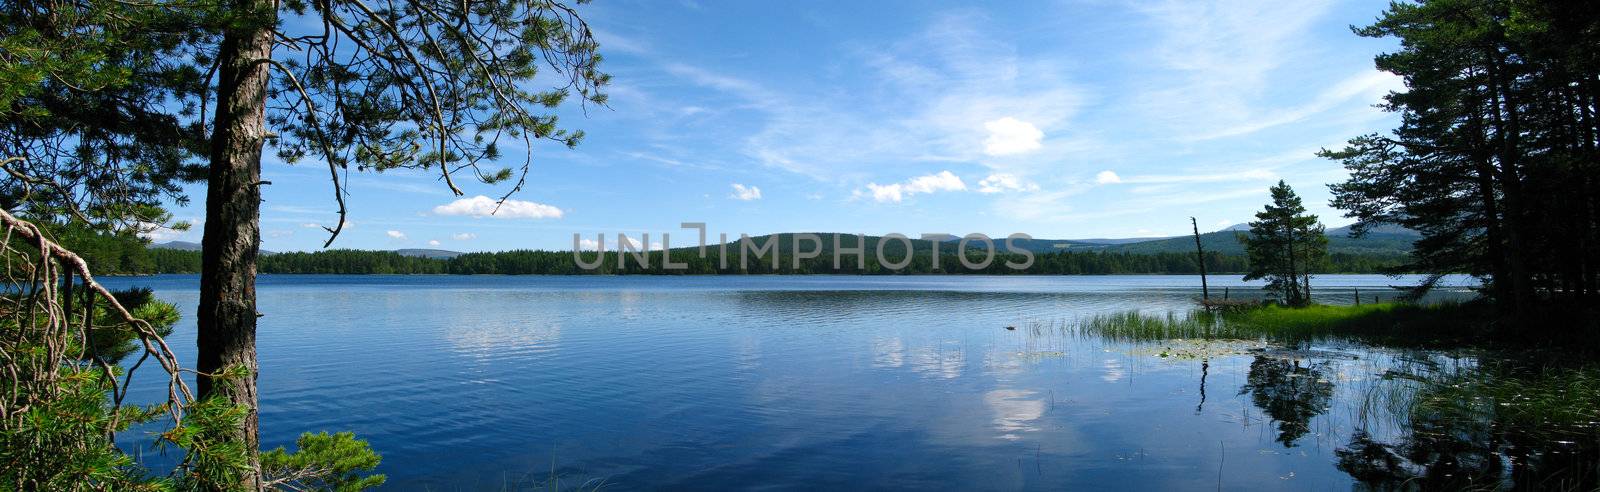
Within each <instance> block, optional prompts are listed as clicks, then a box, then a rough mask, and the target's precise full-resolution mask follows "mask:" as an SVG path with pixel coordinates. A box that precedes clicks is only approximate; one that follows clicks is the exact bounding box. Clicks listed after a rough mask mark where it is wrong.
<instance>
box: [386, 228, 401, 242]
mask: <svg viewBox="0 0 1600 492" xmlns="http://www.w3.org/2000/svg"><path fill="white" fill-rule="evenodd" d="M384 234H388V235H389V238H391V239H398V240H401V241H404V240H406V233H404V232H400V231H396V230H388V231H384Z"/></svg>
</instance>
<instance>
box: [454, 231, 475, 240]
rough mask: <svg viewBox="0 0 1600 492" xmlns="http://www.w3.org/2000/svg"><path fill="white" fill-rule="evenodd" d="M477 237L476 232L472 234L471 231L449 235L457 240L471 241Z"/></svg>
mask: <svg viewBox="0 0 1600 492" xmlns="http://www.w3.org/2000/svg"><path fill="white" fill-rule="evenodd" d="M477 238H478V235H477V234H473V233H470V232H463V233H460V234H455V235H452V236H450V239H454V240H457V241H471V240H473V239H477Z"/></svg>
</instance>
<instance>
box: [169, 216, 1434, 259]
mask: <svg viewBox="0 0 1600 492" xmlns="http://www.w3.org/2000/svg"><path fill="white" fill-rule="evenodd" d="M1248 230H1249V226H1248V225H1246V224H1237V225H1233V226H1229V227H1226V228H1223V229H1222V230H1218V231H1214V232H1207V233H1204V234H1201V235H1200V243H1201V244H1202V245H1203V246H1204V247H1205V249H1206V251H1207V252H1217V253H1221V254H1225V255H1242V254H1244V246H1243V245H1242V244H1240V242H1239V240H1238V239H1237V236H1240V235H1244V234H1247V233H1248V232H1247V231H1248ZM796 234H805V233H792V232H786V233H780V234H776V236H777V237H778V240H779V242H778V244H776V245H775V246H776V249H777V250H778V251H779V252H780V253H783V254H791V253H792V252H793V251H792V249H793V244H794V243H793V241H794V239H793V238H794V236H795V235H796ZM811 234H815V235H817V236H818V237H819V238H820V239H821V241H820V242H821V244H820V245H817V244H813V243H811V242H810V241H804V242H803V244H802V245H801V247H802V248H804V249H807V250H809V249H812V248H818V249H820V250H821V251H820V253H821V254H831V253H832V251H833V237H834V236H835V235H842V236H844V237H842V238H841V240H840V243H841V246H843V247H846V248H852V247H855V246H856V244H855V238H853V237H851V236H855V234H841V233H831V232H830V233H822V232H819V233H811ZM1327 235H1328V252H1329V253H1346V254H1380V255H1390V254H1393V255H1398V254H1405V253H1408V252H1410V251H1411V244H1412V242H1414V241H1416V240H1417V239H1418V238H1420V237H1422V236H1421V234H1419V233H1417V232H1416V231H1413V230H1410V229H1405V228H1403V227H1399V226H1393V225H1381V226H1374V227H1371V228H1369V229H1368V231H1367V234H1366V235H1364V236H1362V237H1360V238H1353V237H1350V227H1349V226H1345V227H1335V228H1332V229H1328V231H1327ZM772 236H774V234H766V235H761V236H752V237H751V240H752V241H755V245H756V246H757V247H762V246H765V245H766V244H767V241H768V239H769V238H771V237H772ZM864 239H865V241H864V242H865V244H864V245H862V246H864V247H866V248H867V254H869V255H870V254H874V252H875V251H876V250H877V245H878V243H879V242H880V241H882V240H883V238H882V237H881V236H864ZM992 239H993V240H994V242H995V250H996V252H1000V253H1004V252H1006V238H1004V237H996V238H992ZM960 240H961V238H960V237H959V236H953V235H942V236H931V235H925V236H923V237H922V238H920V239H910V241H911V243H912V248H913V249H915V250H916V251H927V250H929V249H930V248H931V247H932V245H933V244H938V245H939V248H940V250H941V251H946V252H953V251H955V250H956V248H957V247H958V246H957V244H958V242H959V241H960ZM1014 244H1015V245H1016V247H1017V248H1018V249H1023V250H1027V251H1031V252H1034V253H1054V252H1062V251H1073V252H1078V251H1099V252H1108V253H1131V254H1155V253H1192V252H1194V237H1193V236H1173V237H1155V238H1151V237H1142V238H1091V239H1018V240H1016V241H1014ZM606 246H607V247H606V250H607V251H615V250H616V245H615V244H608V245H606ZM707 246H708V247H711V248H716V247H717V245H716V244H709V245H707ZM149 247H150V248H155V249H173V250H181V251H199V250H200V244H199V243H193V242H188V241H168V242H165V243H156V244H151V245H150V246H149ZM968 247H979V248H981V247H982V245H981V243H976V242H969V243H968ZM698 248H699V246H698V245H695V246H687V247H678V248H673V249H674V250H688V249H698ZM738 248H739V242H738V240H736V239H735V240H731V241H729V243H728V251H729V252H730V253H737V252H738V251H739V249H738ZM884 249H885V253H893V254H896V255H898V254H900V253H901V252H902V251H903V246H902V245H901V243H900V242H899V241H892V242H891V243H889V244H887V245H885V248H884ZM393 252H394V253H395V254H398V255H401V256H409V257H417V258H432V259H451V258H455V257H457V256H461V255H462V254H465V253H462V252H460V251H451V250H445V249H429V248H404V249H397V250H394V251H393ZM261 253H262V254H274V253H273V252H271V251H262V252H261Z"/></svg>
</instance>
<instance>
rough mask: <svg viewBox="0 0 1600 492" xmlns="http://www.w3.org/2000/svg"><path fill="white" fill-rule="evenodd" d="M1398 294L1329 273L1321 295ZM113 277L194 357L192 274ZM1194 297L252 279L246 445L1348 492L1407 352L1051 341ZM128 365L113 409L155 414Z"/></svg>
mask: <svg viewBox="0 0 1600 492" xmlns="http://www.w3.org/2000/svg"><path fill="white" fill-rule="evenodd" d="M1415 280H1416V279H1409V278H1401V279H1393V278H1389V277H1384V276H1375V275H1327V276H1321V277H1318V278H1316V279H1315V280H1314V283H1313V288H1314V291H1313V295H1314V296H1315V297H1316V298H1317V300H1318V301H1319V302H1325V303H1348V302H1350V300H1351V297H1352V295H1353V294H1354V292H1355V291H1356V289H1359V291H1360V292H1361V293H1362V296H1363V297H1364V298H1365V300H1368V301H1370V299H1371V297H1372V296H1373V295H1379V296H1382V297H1384V298H1392V297H1393V296H1395V295H1396V292H1395V291H1393V290H1390V289H1389V288H1388V286H1389V285H1393V284H1401V285H1403V284H1408V283H1411V282H1414V281H1415ZM105 283H106V284H107V285H108V286H111V287H113V288H120V287H130V286H148V287H151V288H153V289H154V290H155V292H156V294H157V296H158V297H160V298H161V299H164V300H166V301H169V302H173V303H176V304H177V305H178V307H179V310H180V311H181V312H183V313H184V314H185V315H186V316H188V317H186V318H185V319H184V320H183V321H182V322H180V323H179V325H178V326H177V328H176V330H175V332H174V333H173V334H172V335H171V336H170V337H169V338H168V341H169V342H170V344H171V346H172V347H173V348H174V349H175V350H177V351H178V352H179V353H180V354H181V356H182V359H181V360H182V361H183V362H184V363H185V364H186V365H192V364H193V360H194V325H193V318H192V316H193V312H194V310H195V306H196V302H197V301H196V300H197V298H198V295H199V292H198V284H199V281H198V278H197V277H195V276H155V277H125V278H110V279H105ZM1448 283H1449V284H1450V285H1449V286H1448V287H1447V288H1446V289H1445V292H1442V293H1440V294H1437V295H1438V296H1442V297H1454V298H1465V297H1467V296H1470V292H1469V291H1468V289H1467V288H1466V285H1468V281H1467V280H1466V279H1461V278H1455V279H1450V282H1448ZM1211 286H1212V289H1213V295H1218V296H1220V295H1221V291H1222V290H1223V289H1224V288H1226V289H1227V290H1228V292H1229V295H1230V296H1235V297H1238V296H1257V295H1259V285H1256V284H1250V283H1246V282H1241V281H1240V280H1239V279H1238V277H1215V276H1214V277H1213V278H1212V279H1211ZM1199 293H1200V282H1199V278H1198V277H1192V276H1061V277H1055V276H1052V277H1043V276H1031V277H1014V276H1003V277H987V276H906V277H876V276H752V277H731V276H723V277H713V276H695V277H652V276H624V277H599V276H582V277H545V276H518V277H506V276H342V275H325V276H324V275H277V276H274V275H264V276H262V277H261V278H260V281H259V291H258V296H259V308H260V310H261V312H262V313H263V314H264V317H262V318H261V320H260V328H259V342H258V343H259V352H260V362H261V371H262V372H261V375H260V390H261V402H260V403H261V425H262V429H261V432H262V436H261V437H262V441H263V446H264V447H268V448H270V447H275V446H280V445H288V446H291V447H292V445H293V440H294V438H295V437H296V436H297V435H298V434H299V433H301V432H303V431H321V430H327V431H346V430H347V431H353V432H355V433H356V434H357V435H358V436H359V437H362V438H365V439H368V440H370V442H371V443H372V446H373V447H374V448H375V449H376V450H377V451H379V452H380V453H382V454H383V464H382V466H381V467H380V470H379V471H380V472H382V473H385V474H387V475H388V477H389V482H388V485H387V486H386V487H385V488H386V489H391V490H483V489H488V490H507V489H509V490H517V489H531V488H538V487H543V486H544V485H545V484H546V483H547V482H548V481H549V480H551V478H552V477H553V476H554V477H556V478H557V479H558V480H559V481H560V483H561V484H562V485H563V486H566V487H575V486H579V485H581V484H584V483H585V482H589V481H591V480H592V481H593V482H590V483H591V484H593V483H598V482H600V481H604V483H605V484H606V486H607V488H612V489H621V490H628V489H639V488H669V489H749V488H760V489H802V488H804V489H815V488H851V489H860V488H937V489H1001V490H1005V489H1061V488H1100V489H1104V488H1111V489H1136V490H1149V489H1157V488H1160V489H1172V488H1182V489H1202V488H1204V489H1213V488H1216V487H1218V486H1219V483H1220V486H1221V487H1223V488H1229V489H1237V488H1246V489H1284V490H1307V489H1316V490H1329V489H1349V488H1350V487H1351V486H1352V484H1353V483H1354V480H1353V479H1352V478H1351V476H1350V475H1349V474H1347V473H1345V472H1343V471H1341V470H1340V469H1339V468H1338V467H1336V466H1335V464H1336V462H1337V460H1338V453H1337V452H1338V451H1339V450H1340V449H1342V448H1344V447H1346V446H1347V445H1348V444H1349V443H1351V442H1352V439H1353V438H1354V436H1356V435H1357V433H1360V434H1361V435H1365V436H1370V437H1371V438H1374V439H1380V440H1381V439H1388V438H1393V437H1394V436H1396V435H1398V433H1400V432H1402V430H1401V429H1400V428H1399V427H1398V426H1397V424H1396V423H1395V422H1392V421H1390V420H1389V419H1384V418H1381V417H1378V416H1376V414H1378V413H1382V412H1375V411H1374V410H1373V409H1372V408H1371V407H1372V406H1373V405H1372V402H1371V395H1372V394H1374V393H1375V392H1380V391H1377V390H1378V389H1379V388H1380V387H1381V386H1382V385H1384V384H1385V381H1386V379H1385V378H1384V377H1382V375H1383V374H1384V373H1385V371H1387V370H1389V369H1390V368H1392V367H1394V366H1396V365H1397V364H1406V363H1411V362H1410V361H1414V360H1416V359H1417V357H1419V355H1418V354H1413V353H1404V352H1399V351H1393V350H1388V349H1374V348H1367V347H1362V346H1355V345H1341V344H1327V345H1325V346H1317V347H1310V348H1311V350H1299V351H1282V350H1278V349H1275V348H1271V347H1261V346H1254V345H1251V344H1249V343H1243V342H1241V343H1239V344H1237V345H1233V346H1228V350H1223V351H1202V352H1195V353H1197V354H1199V355H1193V356H1189V357H1183V356H1174V355H1173V354H1167V353H1163V352H1169V351H1171V352H1173V353H1177V352H1178V350H1176V349H1171V348H1170V347H1169V345H1171V344H1161V343H1142V344H1141V343H1128V342H1112V341H1107V340H1101V339H1097V338H1095V337H1091V336H1084V335H1078V334H1074V333H1073V332H1071V330H1070V329H1068V327H1069V326H1071V324H1072V323H1073V322H1074V321H1075V320H1078V319H1082V318H1083V317H1086V316H1091V315H1094V314H1100V313H1114V312H1123V311H1128V310H1140V311H1143V312H1150V313H1163V312H1167V311H1179V312H1186V311H1188V310H1189V309H1191V308H1192V306H1193V299H1194V298H1196V297H1198V296H1199ZM1007 327H1013V328H1015V329H1007ZM1163 355H1166V356H1163ZM1421 357H1426V358H1434V359H1440V360H1444V361H1445V363H1448V362H1449V359H1450V357H1451V356H1449V355H1446V354H1423V355H1421ZM141 371H142V372H141V373H140V375H141V376H142V377H140V378H137V380H136V384H135V391H134V394H133V396H132V399H134V400H142V401H146V402H154V401H159V400H160V399H161V398H162V395H163V394H164V391H165V389H164V386H162V385H161V382H160V379H161V377H162V375H160V374H159V370H158V369H153V368H145V369H142V370H141ZM134 440H135V439H129V438H124V439H123V442H124V445H125V446H135V447H140V446H139V445H138V444H130V443H129V441H134ZM140 450H141V452H142V453H143V454H144V458H143V459H145V460H146V461H147V462H150V463H152V464H156V465H159V464H161V463H170V459H171V457H163V456H160V455H159V454H158V453H157V452H153V451H150V450H148V449H144V448H143V447H140ZM158 469H159V468H158Z"/></svg>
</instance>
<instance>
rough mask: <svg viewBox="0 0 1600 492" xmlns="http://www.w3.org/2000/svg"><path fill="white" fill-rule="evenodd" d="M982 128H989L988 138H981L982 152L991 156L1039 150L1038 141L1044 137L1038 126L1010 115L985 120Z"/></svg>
mask: <svg viewBox="0 0 1600 492" xmlns="http://www.w3.org/2000/svg"><path fill="white" fill-rule="evenodd" d="M983 128H984V129H985V130H989V138H986V139H984V140H983V153H985V154H989V155H992V156H1002V155H1013V154H1023V153H1027V152H1033V151H1035V150H1039V147H1041V144H1040V143H1039V142H1040V141H1041V140H1043V139H1044V132H1042V131H1039V127H1036V126H1033V123H1028V122H1026V121H1022V120H1019V119H1016V118H1012V117H1010V116H1007V117H1004V118H1000V119H998V120H991V121H986V122H984V123H983Z"/></svg>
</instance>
